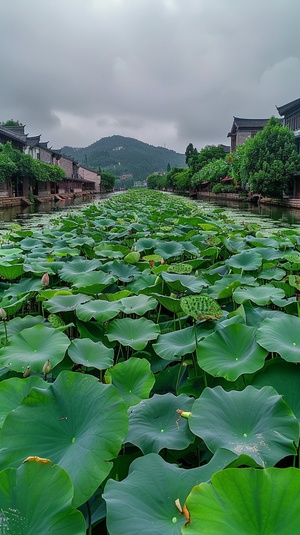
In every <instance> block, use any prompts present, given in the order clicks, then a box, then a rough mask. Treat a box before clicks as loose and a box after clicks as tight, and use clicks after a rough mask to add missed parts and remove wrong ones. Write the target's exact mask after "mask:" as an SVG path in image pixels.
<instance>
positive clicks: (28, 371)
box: [23, 366, 30, 378]
mask: <svg viewBox="0 0 300 535" xmlns="http://www.w3.org/2000/svg"><path fill="white" fill-rule="evenodd" d="M29 375H30V368H29V366H27V368H26V370H25V372H24V373H23V377H25V378H26V377H29Z"/></svg>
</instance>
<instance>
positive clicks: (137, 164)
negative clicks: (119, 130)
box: [60, 136, 186, 180]
mask: <svg viewBox="0 0 300 535" xmlns="http://www.w3.org/2000/svg"><path fill="white" fill-rule="evenodd" d="M60 150H61V152H62V153H63V154H65V155H66V156H69V157H71V158H73V159H74V160H76V161H77V162H78V163H80V164H81V165H85V166H87V167H90V168H95V169H98V168H99V167H100V169H101V171H105V172H107V173H112V174H113V175H114V176H115V177H116V178H119V177H120V176H122V175H132V176H133V178H134V179H135V180H143V179H145V178H147V176H149V175H151V174H152V173H155V172H158V173H160V172H162V173H164V172H166V171H167V168H168V164H169V165H170V167H171V168H172V167H186V165H185V155H184V154H179V153H177V152H175V151H173V150H169V149H166V148H164V147H154V146H153V145H148V144H147V143H143V142H142V141H138V140H137V139H133V138H130V137H123V136H111V137H104V138H102V139H99V141H96V142H95V143H92V145H89V146H88V147H82V148H75V147H68V146H65V147H62V148H61V149H60Z"/></svg>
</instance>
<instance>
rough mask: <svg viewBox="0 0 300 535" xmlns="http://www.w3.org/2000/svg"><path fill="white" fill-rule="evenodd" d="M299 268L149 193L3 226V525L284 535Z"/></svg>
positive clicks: (289, 502) (271, 241)
mask: <svg viewBox="0 0 300 535" xmlns="http://www.w3.org/2000/svg"><path fill="white" fill-rule="evenodd" d="M299 269H300V227H293V228H292V227H290V228H284V227H282V228H277V229H276V228H271V226H270V224H266V223H265V222H259V220H258V219H255V218H252V219H251V218H248V219H247V220H245V219H242V218H234V217H232V214H230V212H226V211H224V210H223V209H218V208H209V207H206V208H204V207H203V206H201V204H197V203H195V202H191V201H188V200H187V199H184V198H180V197H174V196H170V195H167V194H163V193H160V192H155V191H138V192H137V191H128V192H126V193H123V194H121V195H117V196H114V197H112V198H110V199H107V200H105V201H104V202H102V203H99V204H98V205H96V204H95V205H93V206H90V207H88V208H86V209H84V210H82V211H81V212H79V213H78V212H77V213H74V214H68V215H66V216H63V217H58V218H56V219H53V220H49V221H48V224H47V225H46V226H44V227H42V226H41V227H36V228H28V229H24V228H23V229H22V228H21V227H18V226H16V225H11V227H10V228H6V229H5V230H3V231H2V232H1V247H0V277H1V283H0V290H1V297H0V318H1V319H0V379H1V381H0V429H1V434H0V470H1V472H0V531H1V533H3V534H8V533H13V534H14V535H37V534H42V535H47V534H49V535H54V534H55V535H84V534H85V533H88V534H92V533H93V534H96V533H101V534H102V533H103V534H105V533H108V534H109V535H161V534H164V535H181V534H182V535H184V534H186V535H196V534H197V535H198V534H202V533H203V534H204V533H210V534H213V535H220V534H222V535H250V534H251V535H256V534H257V535H263V534H267V533H268V534H273V533H274V534H275V533H276V535H291V533H294V534H297V533H299V518H300V501H299V493H300V470H299V462H300V461H299V420H300V396H299V389H300V368H299V362H300V305H299V291H300V276H299Z"/></svg>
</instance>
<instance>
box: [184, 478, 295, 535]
mask: <svg viewBox="0 0 300 535" xmlns="http://www.w3.org/2000/svg"><path fill="white" fill-rule="evenodd" d="M299 492H300V472H299V470H297V469H296V468H285V469H280V468H267V469H265V470H255V469H253V468H246V469H243V470H240V469H237V468H228V469H227V470H223V471H221V472H217V473H216V474H214V475H213V476H212V478H211V483H201V484H200V485H197V486H196V487H194V488H193V490H192V492H191V493H190V495H189V496H188V498H187V502H186V505H187V509H188V511H189V514H190V520H191V521H190V523H188V524H187V525H186V526H185V527H184V528H183V529H182V534H186V535H199V534H200V533H211V534H217V533H218V534H222V535H253V534H254V533H255V534H256V535H265V534H267V533H269V534H270V535H271V534H272V535H273V534H275V533H276V535H291V533H297V532H298V530H299V522H298V519H299V515H300V503H299V499H298V496H299Z"/></svg>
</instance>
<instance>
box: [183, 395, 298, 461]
mask: <svg viewBox="0 0 300 535" xmlns="http://www.w3.org/2000/svg"><path fill="white" fill-rule="evenodd" d="M189 424H190V428H191V430H192V432H193V433H194V434H195V435H197V436H199V437H201V438H202V439H203V440H204V442H205V443H206V445H207V447H208V448H209V449H210V450H211V451H212V452H215V451H216V450H217V449H218V448H227V449H229V450H231V451H233V452H235V453H237V454H239V455H241V454H245V455H249V457H252V458H253V459H254V460H255V462H257V463H258V464H259V465H261V466H273V465H274V464H276V463H277V462H278V461H279V460H280V459H282V458H283V457H286V456H287V455H295V452H296V449H295V443H296V444H297V443H298V440H299V425H298V422H297V419H296V417H295V415H294V414H293V413H292V411H291V409H290V407H289V406H288V405H287V404H286V403H285V401H283V399H282V398H281V396H279V394H278V393H277V392H276V391H275V390H274V389H273V388H272V387H269V386H265V387H264V388H261V389H260V390H258V389H256V388H254V387H253V386H247V387H246V388H245V389H244V390H242V391H235V390H232V391H230V392H226V391H225V390H223V388H221V387H220V386H216V387H215V388H206V389H205V390H204V391H203V393H202V394H201V396H200V398H198V399H196V401H195V403H194V405H193V407H192V414H191V415H190V417H189ZM216 430H217V432H216Z"/></svg>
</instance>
